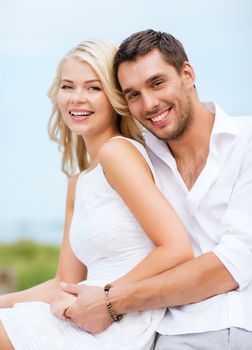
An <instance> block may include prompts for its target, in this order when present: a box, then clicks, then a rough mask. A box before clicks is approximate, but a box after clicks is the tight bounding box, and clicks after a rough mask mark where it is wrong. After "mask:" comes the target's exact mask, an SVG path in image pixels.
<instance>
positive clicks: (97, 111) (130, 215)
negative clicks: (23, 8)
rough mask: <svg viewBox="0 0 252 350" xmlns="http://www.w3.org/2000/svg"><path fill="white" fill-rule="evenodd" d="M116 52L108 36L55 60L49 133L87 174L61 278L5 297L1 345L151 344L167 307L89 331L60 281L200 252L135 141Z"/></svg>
mask: <svg viewBox="0 0 252 350" xmlns="http://www.w3.org/2000/svg"><path fill="white" fill-rule="evenodd" d="M115 52H116V47H115V46H114V45H113V44H112V43H111V42H108V41H102V40H90V41H85V42H82V43H80V44H79V45H78V46H77V47H75V48H74V49H72V50H71V51H70V52H69V53H68V54H67V55H66V56H65V57H63V59H62V60H61V62H60V64H59V66H58V70H57V74H56V78H55V80H54V82H53V84H52V87H51V89H50V91H49V97H50V98H51V100H52V103H53V112H52V116H51V119H50V122H49V133H50V136H51V138H52V139H53V140H54V141H56V142H57V143H58V144H59V146H60V147H61V148H62V150H63V161H62V168H63V171H64V172H65V173H67V174H68V175H72V174H73V173H74V171H75V168H76V166H77V168H79V171H80V174H79V175H74V176H71V177H70V179H69V186H68V194H67V202H66V218H65V229H64V239H63V243H62V246H61V253H60V258H59V265H58V270H57V274H56V276H55V278H54V279H52V280H50V281H47V282H45V283H42V284H40V285H38V286H35V287H33V288H30V289H28V290H25V291H22V292H17V293H12V294H8V295H4V296H1V297H0V307H2V308H1V309H0V321H1V323H0V348H1V349H5V350H8V349H13V348H14V349H18V350H19V349H20V350H29V349H61V350H62V349H69V348H71V347H72V349H75V350H78V349H85V350H87V349H99V350H100V349H109V350H112V349H116V350H118V349H128V350H132V349H134V350H140V349H149V348H151V346H152V344H153V340H154V336H155V330H156V329H157V326H158V324H159V322H160V320H161V319H162V317H163V315H164V311H165V310H163V309H162V310H151V311H144V312H137V313H131V314H128V315H125V316H124V317H123V318H122V320H121V321H120V322H113V323H112V325H111V326H110V327H109V328H108V329H107V330H106V331H104V332H103V333H100V334H98V335H92V334H90V333H88V332H86V331H85V330H83V329H80V328H78V327H77V326H76V325H75V324H74V323H73V322H72V321H71V320H70V319H66V317H65V314H64V312H65V310H66V309H67V308H68V307H69V306H70V305H71V304H72V303H73V302H74V300H75V297H74V296H73V295H70V294H67V293H65V292H62V291H61V290H60V281H62V280H64V281H66V282H69V283H88V284H91V285H98V286H105V285H106V284H108V283H111V282H112V284H116V283H121V284H123V283H126V282H129V281H130V282H132V281H137V280H142V279H145V278H148V277H150V276H153V275H156V274H159V273H162V272H163V271H166V270H167V269H169V268H172V267H174V266H176V265H177V264H180V263H182V262H184V261H186V260H188V259H191V258H192V257H193V254H192V248H191V244H190V242H189V239H188V237H187V234H186V232H185V230H184V227H183V225H182V224H181V222H180V220H179V219H178V217H177V216H176V214H175V212H174V211H173V209H172V208H171V206H170V205H169V203H168V202H167V201H166V200H165V198H164V197H163V196H162V194H161V193H160V192H159V190H158V187H157V184H158V180H157V178H156V175H155V173H154V170H153V168H152V166H151V163H150V161H149V158H148V156H147V153H146V151H145V149H144V147H143V145H141V143H139V142H137V141H136V140H138V141H140V142H141V134H140V132H139V130H138V128H137V126H136V125H135V123H134V121H133V119H132V118H131V116H129V115H128V114H127V108H126V106H125V103H124V100H123V99H122V97H121V96H120V94H119V93H118V91H116V89H115V85H114V79H113V69H112V67H113V57H114V54H115ZM134 139H135V140H134ZM105 294H106V296H105V297H106V302H107V304H108V312H109V313H110V316H111V317H112V318H113V320H114V321H116V320H119V319H120V318H121V317H120V316H119V315H116V313H115V311H114V310H113V307H112V306H110V305H109V295H108V294H109V287H108V288H107V289H106V291H105ZM104 303H105V299H104ZM49 304H50V306H49ZM50 309H51V310H50Z"/></svg>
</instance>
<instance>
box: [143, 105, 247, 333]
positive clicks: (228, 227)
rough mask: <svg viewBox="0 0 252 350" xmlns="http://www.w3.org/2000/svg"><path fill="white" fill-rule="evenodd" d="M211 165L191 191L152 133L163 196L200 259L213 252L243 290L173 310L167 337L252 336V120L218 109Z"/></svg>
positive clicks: (151, 148)
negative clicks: (223, 332)
mask: <svg viewBox="0 0 252 350" xmlns="http://www.w3.org/2000/svg"><path fill="white" fill-rule="evenodd" d="M211 107H213V108H215V112H216V113H215V122H214V127H213V130H212V135H211V139H210V151H209V156H208V159H207V163H206V165H205V167H204V169H203V170H202V172H201V174H200V175H199V177H198V179H197V180H196V182H195V184H194V186H193V187H192V189H191V190H190V191H189V190H188V189H187V187H186V186H185V183H184V182H183V179H182V178H181V176H180V174H179V172H178V170H177V167H176V162H175V160H174V158H173V157H172V155H171V153H170V151H169V149H168V147H167V145H166V143H165V142H163V141H160V140H158V139H157V138H156V137H155V136H154V135H152V134H151V133H149V132H147V131H146V134H145V138H146V143H147V146H148V148H147V150H148V153H149V156H150V159H151V161H152V164H153V166H154V168H155V170H156V173H157V175H158V177H159V180H160V184H161V189H162V192H163V193H164V194H165V196H166V197H167V199H168V200H169V201H170V203H171V204H172V205H173V207H174V208H175V209H176V211H177V213H178V215H179V216H180V218H181V219H182V221H183V223H184V225H185V227H186V229H187V231H188V233H189V235H190V238H191V241H192V243H193V248H194V253H195V255H196V256H198V255H200V254H202V253H206V252H209V251H212V252H213V253H214V254H216V255H217V257H218V258H219V259H220V260H221V261H222V263H223V264H224V265H225V266H226V267H227V269H228V270H229V271H230V273H231V275H232V276H233V277H234V279H235V280H236V281H237V283H238V284H239V289H238V290H235V291H232V292H229V293H226V294H223V295H219V296H215V297H213V298H210V299H208V300H205V301H202V302H199V303H195V304H191V305H186V306H181V307H176V308H170V310H169V311H167V313H166V316H165V317H164V319H163V321H162V322H161V324H160V327H159V332H160V333H161V334H183V333H194V332H205V331H213V330H219V329H223V328H227V327H241V328H244V329H247V330H250V331H252V283H251V282H252V117H237V118H234V117H232V118H231V117H230V116H228V115H227V114H226V113H224V111H222V110H221V109H220V108H219V107H218V106H211Z"/></svg>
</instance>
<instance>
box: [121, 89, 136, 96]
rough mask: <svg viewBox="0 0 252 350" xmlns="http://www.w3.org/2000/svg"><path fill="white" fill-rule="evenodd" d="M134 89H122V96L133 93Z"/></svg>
mask: <svg viewBox="0 0 252 350" xmlns="http://www.w3.org/2000/svg"><path fill="white" fill-rule="evenodd" d="M133 90H134V89H132V88H127V89H122V94H123V95H126V94H128V93H129V92H131V91H133Z"/></svg>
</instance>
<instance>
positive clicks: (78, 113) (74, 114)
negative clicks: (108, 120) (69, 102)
mask: <svg viewBox="0 0 252 350" xmlns="http://www.w3.org/2000/svg"><path fill="white" fill-rule="evenodd" d="M70 114H71V115H72V116H74V117H84V116H87V115H90V114H91V113H90V112H72V111H70Z"/></svg>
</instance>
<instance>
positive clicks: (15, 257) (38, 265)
mask: <svg viewBox="0 0 252 350" xmlns="http://www.w3.org/2000/svg"><path fill="white" fill-rule="evenodd" d="M58 256H59V248H58V247H57V246H52V245H40V244H37V243H34V242H32V241H20V242H17V243H14V244H2V245H0V268H1V269H2V268H8V269H11V270H13V271H14V273H15V275H16V280H17V281H16V290H22V289H26V288H29V287H32V286H34V285H36V284H38V283H41V282H43V281H46V280H48V279H50V278H52V277H53V276H54V275H55V272H56V267H57V262H58Z"/></svg>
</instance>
